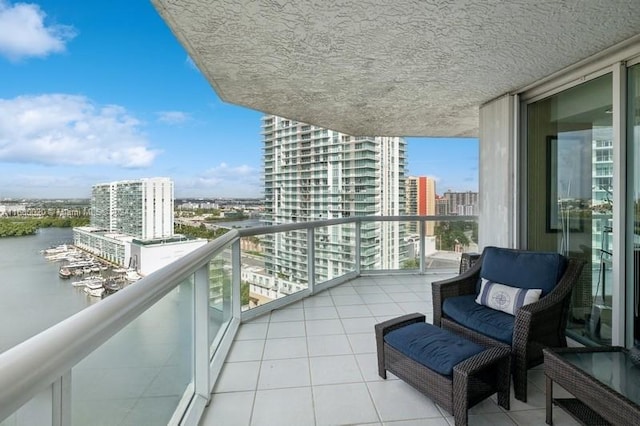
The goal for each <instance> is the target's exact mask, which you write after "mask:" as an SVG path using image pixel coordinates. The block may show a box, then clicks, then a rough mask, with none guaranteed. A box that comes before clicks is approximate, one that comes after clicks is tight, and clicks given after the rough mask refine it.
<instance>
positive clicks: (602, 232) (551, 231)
mask: <svg viewBox="0 0 640 426" xmlns="http://www.w3.org/2000/svg"><path fill="white" fill-rule="evenodd" d="M612 112H613V111H612V77H611V75H610V74H607V75H604V76H602V77H599V78H596V79H594V80H591V81H589V82H587V83H584V84H581V85H578V86H576V87H573V88H571V89H568V90H565V91H563V92H561V93H558V94H556V95H553V96H550V97H548V98H545V99H542V100H540V101H537V102H534V103H531V104H529V105H528V107H527V147H526V155H527V177H526V187H527V190H526V194H527V200H526V203H527V206H526V211H527V223H526V230H527V233H526V239H527V247H528V248H529V249H531V250H544V251H557V252H560V253H562V254H564V255H567V256H571V257H576V258H581V259H583V260H585V261H587V266H586V267H585V268H584V270H583V273H582V276H581V278H580V280H579V283H578V284H577V286H576V288H575V289H574V291H573V295H572V301H571V310H570V314H569V323H568V330H567V331H568V334H569V335H570V336H571V337H572V338H574V339H575V340H578V341H581V342H583V343H587V344H593V343H596V344H610V343H611V336H612V334H611V320H612V295H613V292H614V291H617V289H615V288H614V286H613V282H612V279H611V278H612V274H611V257H612V231H613V227H612V206H613V128H612V124H613V114H612Z"/></svg>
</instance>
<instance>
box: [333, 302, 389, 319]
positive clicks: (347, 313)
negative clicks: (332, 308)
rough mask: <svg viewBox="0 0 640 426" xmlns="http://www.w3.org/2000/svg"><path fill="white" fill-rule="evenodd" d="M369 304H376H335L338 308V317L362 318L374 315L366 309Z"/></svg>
mask: <svg viewBox="0 0 640 426" xmlns="http://www.w3.org/2000/svg"><path fill="white" fill-rule="evenodd" d="M370 306H376V305H354V306H337V307H336V309H337V310H338V315H340V318H363V317H372V316H374V315H373V314H372V313H371V311H370V310H369V309H368V307H370ZM377 306H380V305H377Z"/></svg>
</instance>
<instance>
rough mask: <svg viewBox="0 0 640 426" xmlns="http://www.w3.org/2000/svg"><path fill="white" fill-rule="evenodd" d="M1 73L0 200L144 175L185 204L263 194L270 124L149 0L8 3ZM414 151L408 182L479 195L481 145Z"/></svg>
mask: <svg viewBox="0 0 640 426" xmlns="http://www.w3.org/2000/svg"><path fill="white" fill-rule="evenodd" d="M0 74H1V75H2V76H3V84H2V86H1V88H0V168H1V169H2V172H3V173H2V174H0V199H2V198H88V197H90V195H91V187H92V185H94V184H98V183H103V182H110V181H117V180H126V179H139V178H144V177H169V178H171V179H172V180H173V181H174V182H175V196H176V198H188V197H202V198H213V197H251V198H259V197H262V195H263V187H262V181H261V178H262V176H261V170H262V145H261V141H262V139H261V134H260V123H261V118H262V115H263V114H262V113H261V112H258V111H253V110H249V109H246V108H243V107H239V106H234V105H230V104H226V103H224V102H222V101H221V100H220V99H219V98H218V96H217V95H216V93H215V91H214V90H213V89H212V88H211V86H210V85H209V83H208V82H207V81H206V80H205V79H204V77H203V76H202V74H201V73H200V72H199V71H198V70H197V69H196V68H195V66H194V64H193V62H192V61H191V60H190V59H189V58H188V56H187V54H186V53H185V51H184V49H183V48H182V47H181V46H180V45H179V44H178V42H177V41H176V39H175V37H174V36H173V34H171V32H170V31H169V29H168V28H167V26H166V25H165V23H164V22H163V21H162V20H161V19H160V17H159V16H158V14H157V13H156V11H155V10H154V9H153V7H152V5H151V3H150V2H128V1H125V0H114V1H112V2H108V3H101V4H91V3H90V2H89V3H87V2H67V1H62V0H42V1H37V2H33V1H32V2H27V3H18V2H15V1H7V0H0ZM371 136H376V135H371ZM398 136H402V135H398ZM406 141H407V158H408V168H407V176H430V177H432V178H434V179H435V181H436V192H437V193H438V194H442V193H444V192H445V191H447V190H448V189H451V190H453V191H467V190H471V191H477V190H478V141H477V139H448V138H441V139H437V138H406Z"/></svg>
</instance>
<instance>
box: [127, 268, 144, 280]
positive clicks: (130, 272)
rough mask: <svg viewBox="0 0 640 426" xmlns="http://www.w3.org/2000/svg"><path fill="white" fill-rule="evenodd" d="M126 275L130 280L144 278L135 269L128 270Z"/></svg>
mask: <svg viewBox="0 0 640 426" xmlns="http://www.w3.org/2000/svg"><path fill="white" fill-rule="evenodd" d="M126 277H127V280H129V281H138V280H139V279H140V278H142V277H141V276H140V274H138V272H137V271H135V270H133V269H129V270H127V275H126Z"/></svg>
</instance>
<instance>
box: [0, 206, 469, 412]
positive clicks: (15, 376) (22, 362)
mask: <svg viewBox="0 0 640 426" xmlns="http://www.w3.org/2000/svg"><path fill="white" fill-rule="evenodd" d="M451 220H456V221H468V220H477V217H476V216H358V217H350V218H340V219H328V220H322V221H314V222H298V223H291V224H285V225H274V226H265V227H256V228H248V229H233V230H231V231H230V232H227V233H226V234H224V235H222V236H221V237H219V238H216V239H215V240H213V241H211V242H210V243H208V244H206V245H205V246H203V247H200V248H198V249H196V250H194V251H193V252H191V253H189V254H187V255H186V256H184V257H182V258H180V259H178V260H177V261H175V262H173V263H171V264H169V265H167V266H165V267H163V268H162V269H160V270H158V271H156V272H154V273H152V274H150V275H149V276H147V277H144V278H142V279H141V280H140V281H138V282H137V283H136V284H135V285H131V286H128V287H126V288H124V289H123V290H121V291H119V292H117V293H115V294H113V295H111V296H109V297H108V298H106V299H104V300H102V301H101V302H100V303H97V304H95V305H92V306H89V307H87V308H86V309H84V310H82V311H80V312H78V313H76V314H74V315H73V316H71V317H69V318H67V319H65V320H63V321H61V322H59V323H57V324H55V325H53V326H52V327H50V328H48V329H47V330H45V331H43V332H41V333H39V334H37V335H35V336H33V337H31V338H30V339H28V340H26V341H24V342H22V343H20V344H18V345H16V346H14V347H12V348H11V349H8V350H7V351H5V352H3V353H1V354H0V422H1V421H3V420H4V419H6V418H7V417H9V416H10V415H11V414H13V413H14V412H15V411H16V410H18V409H19V408H20V407H21V406H22V405H24V404H25V403H26V402H28V401H29V400H30V399H31V398H33V397H34V396H35V395H36V394H38V393H39V392H40V391H42V390H43V389H45V388H46V387H47V386H50V385H51V384H53V383H54V382H55V381H56V380H58V379H59V378H60V377H62V376H63V375H64V374H66V373H67V372H68V371H70V370H71V369H72V368H73V367H74V366H75V365H76V364H78V363H79V362H80V361H82V360H83V359H84V358H85V357H86V356H87V355H89V354H90V353H91V352H93V351H94V350H95V349H97V348H98V347H100V346H101V345H103V344H104V343H105V342H107V341H108V340H109V339H110V338H111V337H112V336H113V335H115V334H116V333H117V332H119V331H120V330H122V329H123V328H124V327H125V326H127V325H128V324H129V323H131V322H132V321H133V320H134V319H136V318H137V317H138V316H140V315H141V314H143V313H144V312H145V311H146V310H147V309H149V308H150V307H151V306H153V305H154V304H155V303H157V302H158V301H159V300H160V299H162V298H163V297H164V296H165V295H167V294H168V293H169V292H170V291H172V290H173V289H175V288H176V287H177V286H178V285H180V283H182V282H183V281H184V280H185V279H187V278H189V276H191V275H192V274H194V272H195V271H196V270H197V269H198V268H200V267H202V266H204V265H206V264H207V263H208V262H209V261H210V260H211V259H212V258H213V257H214V256H216V255H218V254H219V253H220V252H221V251H222V250H224V249H225V248H226V247H227V246H228V245H229V244H230V243H233V242H235V241H237V240H238V239H239V238H241V237H246V236H254V235H260V234H272V233H276V232H287V231H292V230H305V229H306V230H308V229H316V228H319V227H324V226H333V225H341V224H349V223H355V224H358V223H360V224H361V223H363V222H410V221H451Z"/></svg>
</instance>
